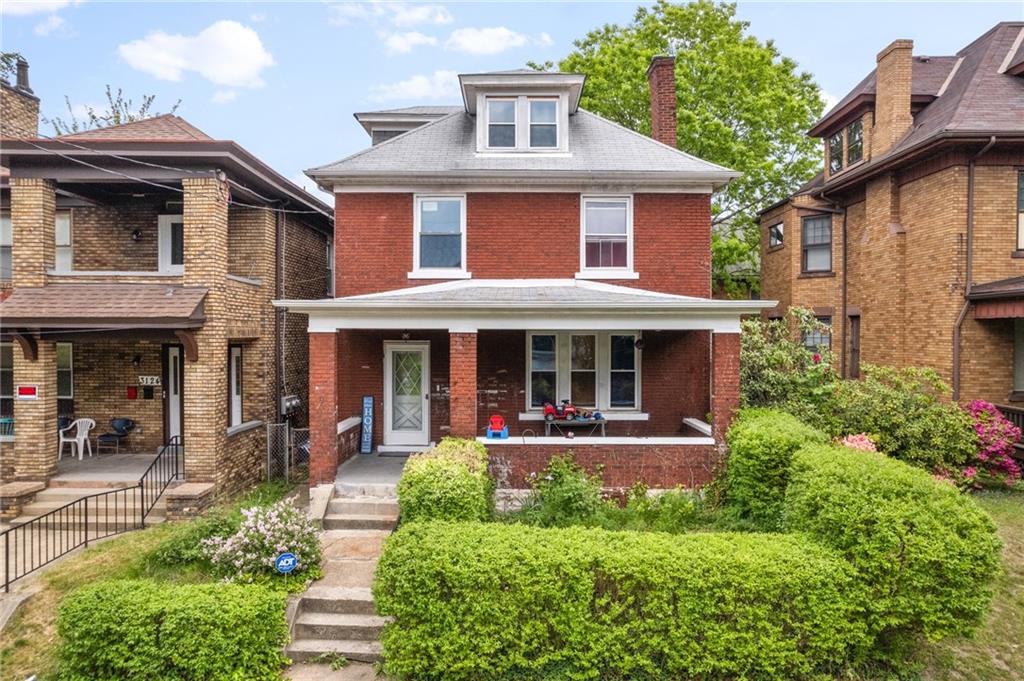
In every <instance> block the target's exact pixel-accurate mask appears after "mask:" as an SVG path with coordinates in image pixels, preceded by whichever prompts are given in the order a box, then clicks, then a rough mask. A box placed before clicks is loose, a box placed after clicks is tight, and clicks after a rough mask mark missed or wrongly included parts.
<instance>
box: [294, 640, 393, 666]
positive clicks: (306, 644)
mask: <svg viewBox="0 0 1024 681" xmlns="http://www.w3.org/2000/svg"><path fill="white" fill-rule="evenodd" d="M380 652H381V648H380V643H379V642H377V641H337V640H333V639H302V640H299V641H293V642H292V644H291V645H290V646H288V647H287V648H286V649H285V655H287V656H288V657H290V658H291V659H292V660H293V661H295V662H310V661H312V660H316V659H318V658H320V657H321V656H322V655H340V656H342V657H344V658H345V659H346V660H352V661H354V662H378V661H380V659H381V656H380Z"/></svg>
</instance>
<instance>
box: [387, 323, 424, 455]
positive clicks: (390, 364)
mask: <svg viewBox="0 0 1024 681" xmlns="http://www.w3.org/2000/svg"><path fill="white" fill-rule="evenodd" d="M429 400H430V344H429V343H400V342H393V343H392V342H387V343H385V344H384V444H385V445H425V444H428V442H429V440H430V401H429Z"/></svg>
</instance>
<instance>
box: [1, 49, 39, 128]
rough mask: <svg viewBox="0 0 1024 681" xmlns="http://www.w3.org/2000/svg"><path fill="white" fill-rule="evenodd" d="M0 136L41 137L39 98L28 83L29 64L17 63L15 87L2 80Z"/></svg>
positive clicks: (19, 61)
mask: <svg viewBox="0 0 1024 681" xmlns="http://www.w3.org/2000/svg"><path fill="white" fill-rule="evenodd" d="M0 135H3V136H4V137H37V136H38V135H39V98H38V97H36V96H35V95H34V94H33V93H32V88H31V87H30V86H29V83H28V62H26V61H25V60H24V59H19V60H18V62H17V72H16V80H15V83H14V85H10V84H8V83H7V82H6V81H4V80H3V79H2V78H0Z"/></svg>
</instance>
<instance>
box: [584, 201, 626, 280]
mask: <svg viewBox="0 0 1024 681" xmlns="http://www.w3.org/2000/svg"><path fill="white" fill-rule="evenodd" d="M582 204H583V206H582V213H583V216H582V220H581V222H582V225H581V232H582V234H581V241H582V251H583V252H582V254H581V260H582V268H581V269H582V272H581V273H582V274H584V275H585V274H588V273H591V274H601V273H606V274H608V275H610V276H612V277H614V276H615V275H622V274H632V269H633V243H632V242H633V205H632V199H631V198H630V197H628V196H620V197H614V196H608V197H605V196H584V197H583V198H582Z"/></svg>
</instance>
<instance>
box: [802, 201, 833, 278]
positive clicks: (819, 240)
mask: <svg viewBox="0 0 1024 681" xmlns="http://www.w3.org/2000/svg"><path fill="white" fill-rule="evenodd" d="M801 230H802V233H801V235H800V236H801V242H802V243H801V246H800V248H801V250H802V253H801V260H800V269H801V271H802V272H831V271H832V216H831V215H814V216H810V217H806V218H804V219H803V221H802V223H801Z"/></svg>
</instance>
